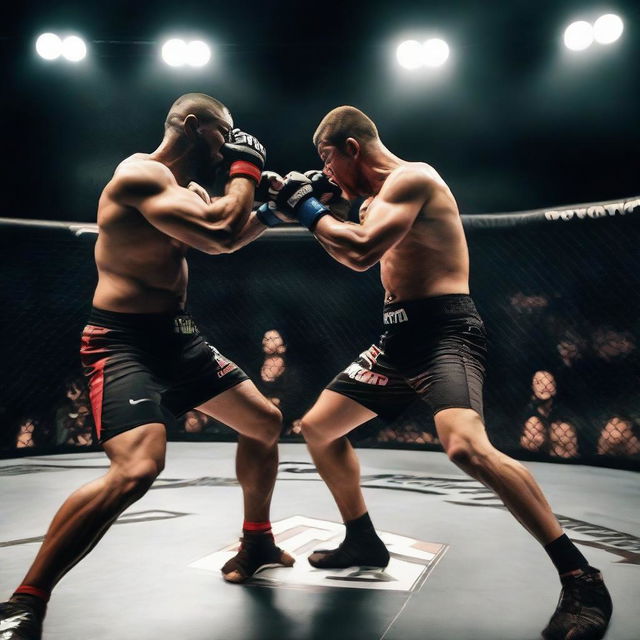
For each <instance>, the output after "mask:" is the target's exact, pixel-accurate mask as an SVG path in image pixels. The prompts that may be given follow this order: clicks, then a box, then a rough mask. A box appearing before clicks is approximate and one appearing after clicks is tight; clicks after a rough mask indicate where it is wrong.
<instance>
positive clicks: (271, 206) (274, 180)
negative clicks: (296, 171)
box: [253, 171, 284, 227]
mask: <svg viewBox="0 0 640 640" xmlns="http://www.w3.org/2000/svg"><path fill="white" fill-rule="evenodd" d="M282 184H284V178H283V177H282V176H281V175H280V174H279V173H276V172H275V171H263V172H262V178H261V179H260V183H259V184H258V186H257V187H256V193H255V195H254V197H253V199H254V206H255V205H260V207H259V208H258V209H257V210H256V217H257V218H258V220H260V222H262V224H263V225H265V226H266V227H275V226H276V225H278V224H280V223H281V222H282V220H281V219H280V218H278V216H277V215H276V214H275V203H274V201H275V199H276V196H277V195H278V190H279V189H278V187H279V186H280V185H282Z"/></svg>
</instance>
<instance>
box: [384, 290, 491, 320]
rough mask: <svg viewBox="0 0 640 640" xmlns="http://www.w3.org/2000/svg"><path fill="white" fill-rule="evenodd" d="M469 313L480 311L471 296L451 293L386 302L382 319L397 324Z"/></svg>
mask: <svg viewBox="0 0 640 640" xmlns="http://www.w3.org/2000/svg"><path fill="white" fill-rule="evenodd" d="M469 313H472V314H477V313H478V310H477V309H476V305H475V303H474V302H473V299H472V298H471V296H470V295H469V294H466V293H451V294H446V295H442V296H433V297H431V298H422V299H421V300H405V301H404V302H391V303H389V304H385V305H384V309H383V312H382V319H383V322H384V324H385V325H396V324H403V323H405V322H412V321H415V320H424V319H425V318H436V317H442V316H450V315H460V314H469Z"/></svg>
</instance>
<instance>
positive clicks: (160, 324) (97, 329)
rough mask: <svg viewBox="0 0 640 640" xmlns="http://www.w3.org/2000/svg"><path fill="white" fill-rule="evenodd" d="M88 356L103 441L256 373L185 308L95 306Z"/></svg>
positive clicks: (85, 336) (170, 415) (85, 341)
mask: <svg viewBox="0 0 640 640" xmlns="http://www.w3.org/2000/svg"><path fill="white" fill-rule="evenodd" d="M80 355H81V359H82V364H83V367H84V371H85V375H86V376H87V377H88V379H89V397H90V400H91V406H92V409H93V415H94V418H95V425H96V432H97V436H98V439H99V441H100V442H101V443H104V442H105V441H107V440H108V439H109V438H113V437H114V436H117V435H118V434H120V433H124V432H125V431H129V430H130V429H133V428H135V427H138V426H140V425H143V424H150V423H166V422H167V421H172V420H173V419H174V418H176V417H179V416H182V415H183V414H184V413H186V412H187V411H189V410H190V409H192V408H193V407H197V406H199V405H201V404H202V403H204V402H205V401H207V400H209V399H210V398H212V397H214V396H217V395H219V394H221V393H222V392H224V391H226V390H227V389H231V388H232V387H235V386H236V385H237V384H239V383H240V382H243V381H244V380H248V379H249V376H247V375H246V374H245V373H244V371H242V370H241V369H240V368H239V367H238V365H236V364H235V363H233V362H231V360H228V359H227V358H225V357H224V356H223V355H222V354H221V353H220V352H219V351H218V350H217V349H216V348H215V347H212V346H211V345H210V344H208V343H207V342H206V341H205V340H204V338H203V337H202V335H201V334H200V331H199V330H198V327H197V326H196V324H195V322H194V320H193V318H192V317H191V316H190V315H189V314H188V313H184V312H180V313H176V314H159V313H118V312H115V311H105V310H103V309H97V308H95V307H94V308H93V309H91V313H90V315H89V322H88V324H87V326H86V327H85V328H84V331H83V332H82V346H81V348H80Z"/></svg>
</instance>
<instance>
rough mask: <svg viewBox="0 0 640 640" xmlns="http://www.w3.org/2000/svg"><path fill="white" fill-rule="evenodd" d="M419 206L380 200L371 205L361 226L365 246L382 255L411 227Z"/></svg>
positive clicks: (418, 204)
mask: <svg viewBox="0 0 640 640" xmlns="http://www.w3.org/2000/svg"><path fill="white" fill-rule="evenodd" d="M421 204H422V203H418V202H413V201H411V202H388V201H385V200H382V201H380V202H378V203H376V204H374V205H372V206H371V207H370V208H369V211H368V212H367V219H366V220H365V221H364V223H363V225H362V228H363V230H364V231H365V238H366V242H367V244H369V245H371V246H372V247H373V246H375V247H377V248H378V249H379V251H381V252H382V253H384V252H385V251H387V250H388V249H390V248H391V247H393V246H395V245H396V244H397V243H398V242H400V241H401V240H402V239H403V238H404V237H405V236H406V235H407V233H408V232H409V230H410V229H411V227H412V226H413V223H414V222H415V219H416V217H417V215H418V213H419V212H420V208H421Z"/></svg>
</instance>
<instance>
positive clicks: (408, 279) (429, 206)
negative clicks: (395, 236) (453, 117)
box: [360, 163, 469, 302]
mask: <svg viewBox="0 0 640 640" xmlns="http://www.w3.org/2000/svg"><path fill="white" fill-rule="evenodd" d="M403 167H412V168H416V167H419V168H420V169H422V170H424V171H425V172H426V174H427V175H428V177H429V178H431V179H432V180H434V181H435V183H436V187H435V188H434V190H433V192H432V194H431V197H430V198H429V199H428V200H427V202H426V203H425V204H424V206H423V207H422V209H421V210H420V212H419V213H418V216H417V217H416V219H415V222H414V224H413V226H412V227H411V229H410V230H409V232H408V233H407V235H406V236H405V237H404V238H403V239H402V240H401V241H400V242H399V243H398V244H397V245H396V246H395V247H393V248H392V249H389V250H388V251H387V252H386V253H385V254H384V256H383V257H382V259H381V260H380V275H381V280H382V285H383V286H384V288H385V301H386V302H395V301H402V300H417V299H420V298H426V297H430V296H439V295H445V294H450V293H469V253H468V249H467V242H466V239H465V235H464V231H463V228H462V221H461V219H460V214H459V212H458V206H457V204H456V201H455V199H454V197H453V194H452V193H451V191H450V190H449V187H447V185H446V184H445V182H444V181H443V180H442V178H440V176H439V175H438V173H437V172H436V171H435V169H433V167H430V166H429V165H427V164H423V163H405V164H403V165H402V167H400V168H399V169H396V170H395V171H399V170H402V168H403ZM390 175H393V174H390ZM388 179H389V178H387V180H388ZM374 199H375V196H373V197H371V198H369V199H367V200H365V202H364V203H363V205H362V208H361V210H360V214H361V220H362V219H364V217H366V215H367V214H366V209H367V208H368V207H369V206H370V205H371V203H372V202H373V201H374Z"/></svg>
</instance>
